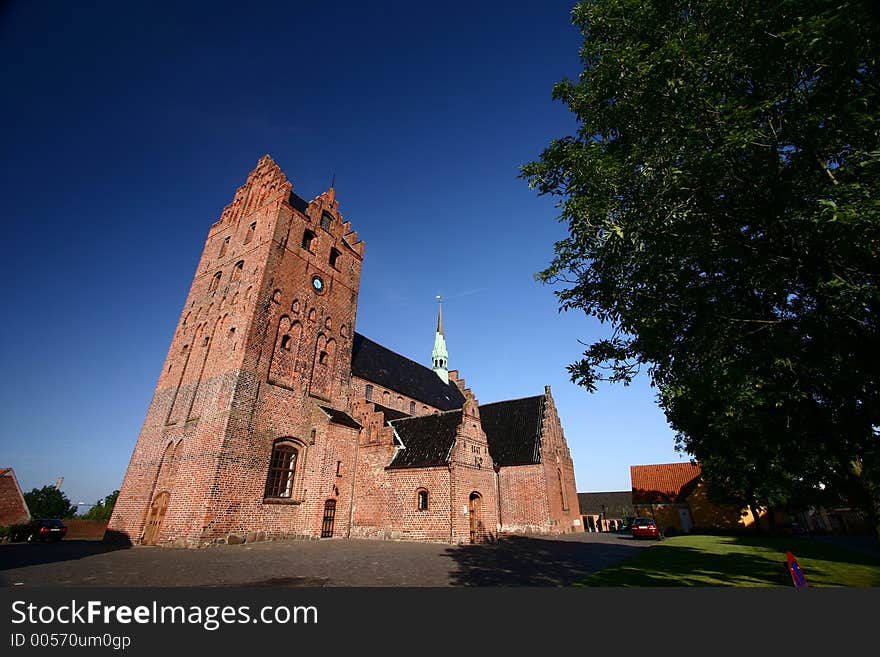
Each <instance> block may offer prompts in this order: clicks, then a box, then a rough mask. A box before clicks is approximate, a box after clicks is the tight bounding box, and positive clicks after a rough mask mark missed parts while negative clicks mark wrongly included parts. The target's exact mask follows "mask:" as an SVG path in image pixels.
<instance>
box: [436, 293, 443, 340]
mask: <svg viewBox="0 0 880 657" xmlns="http://www.w3.org/2000/svg"><path fill="white" fill-rule="evenodd" d="M437 333H439V334H440V335H443V297H441V296H440V295H439V294H438V295H437Z"/></svg>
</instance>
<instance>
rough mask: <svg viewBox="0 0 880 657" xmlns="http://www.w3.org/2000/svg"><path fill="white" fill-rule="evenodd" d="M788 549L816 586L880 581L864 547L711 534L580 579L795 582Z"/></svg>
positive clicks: (878, 562) (678, 540) (604, 582)
mask: <svg viewBox="0 0 880 657" xmlns="http://www.w3.org/2000/svg"><path fill="white" fill-rule="evenodd" d="M786 550H791V552H792V554H794V556H795V558H797V561H798V563H799V564H800V566H801V570H802V571H803V573H804V575H805V576H806V579H807V584H808V585H809V586H811V587H831V586H880V559H878V558H877V557H873V556H870V555H867V554H863V553H861V552H855V551H851V550H848V549H843V548H840V547H837V546H836V545H830V544H828V543H824V542H822V541H819V540H815V539H809V538H791V537H757V536H706V535H689V536H676V537H673V538H668V539H666V540H664V541H662V542H660V543H658V544H656V545H654V546H652V547H651V548H649V549H647V550H642V551H641V552H640V553H639V554H638V555H637V556H635V557H631V558H629V559H627V560H625V561H621V562H620V563H619V564H617V565H615V566H612V567H610V568H606V569H605V570H602V571H600V572H598V573H596V574H595V575H592V576H591V577H588V578H587V579H585V580H582V581H581V582H579V584H580V585H583V586H764V587H767V586H771V587H791V586H792V582H791V577H790V576H789V575H788V573H787V572H786V571H785V569H784V567H783V562H784V561H785V552H786Z"/></svg>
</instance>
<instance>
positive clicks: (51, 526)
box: [16, 518, 67, 543]
mask: <svg viewBox="0 0 880 657" xmlns="http://www.w3.org/2000/svg"><path fill="white" fill-rule="evenodd" d="M66 534H67V525H65V524H64V522H62V521H61V520H60V519H58V518H42V519H40V520H33V521H31V522H29V523H28V524H26V525H24V527H23V528H22V531H20V532H19V534H18V536H17V537H16V540H19V541H27V542H28V543H33V542H34V541H44V542H45V541H60V540H61V539H62V538H64V537H65V535H66Z"/></svg>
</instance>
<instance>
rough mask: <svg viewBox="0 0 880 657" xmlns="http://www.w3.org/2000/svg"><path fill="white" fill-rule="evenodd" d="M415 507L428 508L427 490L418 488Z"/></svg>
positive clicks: (419, 508) (424, 509) (423, 509)
mask: <svg viewBox="0 0 880 657" xmlns="http://www.w3.org/2000/svg"><path fill="white" fill-rule="evenodd" d="M417 508H418V510H419V511H427V510H428V491H426V490H425V489H424V488H420V489H419V491H418V495H417Z"/></svg>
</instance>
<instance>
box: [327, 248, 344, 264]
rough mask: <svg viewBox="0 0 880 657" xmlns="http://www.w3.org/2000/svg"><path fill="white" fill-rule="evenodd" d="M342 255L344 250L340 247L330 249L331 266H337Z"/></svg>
mask: <svg viewBox="0 0 880 657" xmlns="http://www.w3.org/2000/svg"><path fill="white" fill-rule="evenodd" d="M340 255H342V252H341V251H339V249H333V248H331V249H330V266H331V267H334V268H335V267H336V261H337V260H339V256H340Z"/></svg>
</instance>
